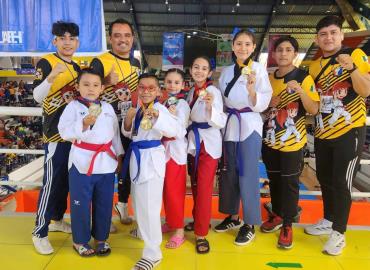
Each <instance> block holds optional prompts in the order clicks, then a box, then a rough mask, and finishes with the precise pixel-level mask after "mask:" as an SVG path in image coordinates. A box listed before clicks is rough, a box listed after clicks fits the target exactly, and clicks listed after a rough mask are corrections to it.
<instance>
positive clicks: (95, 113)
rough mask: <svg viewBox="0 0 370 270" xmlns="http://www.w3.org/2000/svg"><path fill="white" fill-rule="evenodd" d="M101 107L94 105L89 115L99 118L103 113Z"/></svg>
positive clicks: (90, 108) (91, 106)
mask: <svg viewBox="0 0 370 270" xmlns="http://www.w3.org/2000/svg"><path fill="white" fill-rule="evenodd" d="M101 111H102V110H101V106H100V105H99V104H95V103H92V104H90V106H89V114H90V115H92V116H95V117H98V116H99V114H100V113H101Z"/></svg>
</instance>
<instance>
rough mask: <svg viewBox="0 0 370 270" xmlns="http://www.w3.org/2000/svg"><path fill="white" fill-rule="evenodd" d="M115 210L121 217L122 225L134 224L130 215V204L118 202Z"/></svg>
mask: <svg viewBox="0 0 370 270" xmlns="http://www.w3.org/2000/svg"><path fill="white" fill-rule="evenodd" d="M114 210H115V211H116V213H117V214H118V216H119V219H120V221H121V223H122V224H126V225H130V224H131V223H132V218H131V217H130V216H129V215H128V204H127V203H123V202H118V203H116V204H115V205H114Z"/></svg>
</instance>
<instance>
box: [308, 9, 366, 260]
mask: <svg viewBox="0 0 370 270" xmlns="http://www.w3.org/2000/svg"><path fill="white" fill-rule="evenodd" d="M316 30H317V35H316V40H315V42H316V43H317V44H318V46H319V47H320V49H321V51H322V57H320V58H318V59H317V60H315V61H314V62H313V63H312V64H311V65H310V68H309V72H310V74H311V76H312V77H313V78H314V80H315V83H316V88H317V91H318V92H319V94H320V111H319V114H318V115H317V125H316V129H315V154H316V174H317V178H318V180H319V183H320V185H321V191H322V196H323V204H324V219H321V220H320V221H319V222H318V223H316V224H314V225H311V226H307V227H306V228H305V232H306V233H308V234H312V235H322V234H330V237H329V240H328V241H327V242H326V243H325V245H324V248H323V251H324V252H325V253H327V254H330V255H339V254H341V253H342V250H343V248H344V247H345V237H344V232H345V231H346V226H347V222H348V217H349V213H350V208H351V189H352V181H353V179H354V177H355V175H356V172H357V170H358V165H359V162H360V159H361V158H360V156H361V152H362V146H363V144H364V140H365V133H366V127H365V123H366V106H365V98H366V97H367V96H369V94H370V75H369V72H370V64H369V60H368V57H367V55H366V54H365V53H364V52H363V51H362V50H361V49H358V48H357V49H350V48H346V47H344V46H342V40H343V38H344V35H343V32H342V20H341V19H340V18H338V17H336V16H326V17H324V18H323V19H321V20H320V21H319V22H318V24H317V26H316Z"/></svg>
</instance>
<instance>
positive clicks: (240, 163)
mask: <svg viewBox="0 0 370 270" xmlns="http://www.w3.org/2000/svg"><path fill="white" fill-rule="evenodd" d="M226 112H227V113H228V116H227V121H226V125H225V133H224V138H225V134H226V131H227V125H228V124H229V120H230V118H231V116H232V115H235V116H236V118H238V123H239V140H238V142H236V155H237V162H238V168H239V176H243V175H244V170H243V156H242V155H241V151H240V137H241V132H242V117H241V114H242V113H248V112H253V111H252V109H251V108H249V107H245V108H243V109H240V110H238V109H235V108H228V107H227V108H226Z"/></svg>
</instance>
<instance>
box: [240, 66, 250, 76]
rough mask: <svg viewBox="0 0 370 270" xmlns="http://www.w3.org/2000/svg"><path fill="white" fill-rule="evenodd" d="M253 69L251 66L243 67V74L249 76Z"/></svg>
mask: <svg viewBox="0 0 370 270" xmlns="http://www.w3.org/2000/svg"><path fill="white" fill-rule="evenodd" d="M251 72H252V70H251V68H250V67H248V66H246V67H243V68H242V74H243V75H244V76H245V77H246V78H247V77H248V76H249V75H250V74H251Z"/></svg>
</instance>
